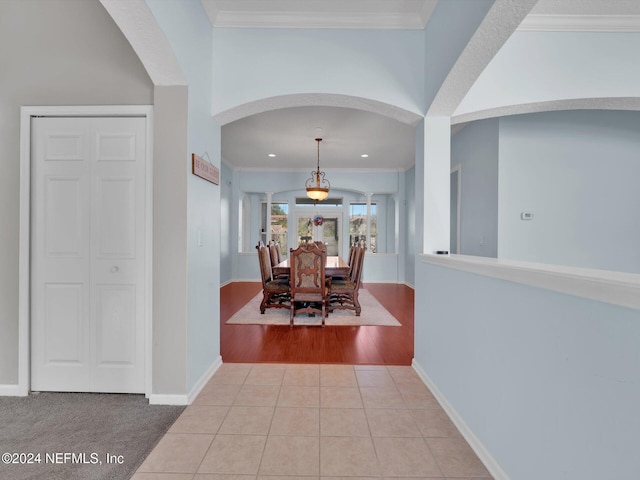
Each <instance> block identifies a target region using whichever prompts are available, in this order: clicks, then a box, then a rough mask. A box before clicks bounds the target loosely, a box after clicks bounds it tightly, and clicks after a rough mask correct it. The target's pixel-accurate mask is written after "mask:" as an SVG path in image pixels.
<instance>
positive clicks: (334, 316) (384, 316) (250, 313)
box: [226, 289, 401, 327]
mask: <svg viewBox="0 0 640 480" xmlns="http://www.w3.org/2000/svg"><path fill="white" fill-rule="evenodd" d="M358 300H359V301H360V306H361V307H362V312H361V313H360V316H359V317H356V313H355V312H354V311H353V310H335V311H333V312H331V313H330V314H329V315H327V318H326V320H325V325H378V326H388V327H399V326H401V325H400V322H398V320H396V319H395V317H394V316H393V315H391V314H390V313H389V311H388V310H387V309H386V308H384V307H383V306H382V305H381V304H380V302H379V301H378V300H376V298H375V297H374V296H373V295H371V293H369V292H368V291H367V290H362V289H361V290H360V295H359V297H358ZM261 301H262V292H260V293H259V294H258V295H256V296H255V297H253V298H252V299H251V300H250V301H249V303H247V304H246V305H245V306H244V307H242V308H241V309H240V310H238V311H237V312H236V313H235V314H234V315H233V316H232V317H231V318H230V319H229V320H227V321H226V323H228V324H244V325H289V309H288V308H267V310H266V311H265V312H264V315H262V314H260V302H261ZM321 320H322V319H321V317H320V315H316V316H315V317H309V316H308V315H307V314H306V313H300V314H298V315H296V316H295V318H294V319H293V323H294V325H320V323H321Z"/></svg>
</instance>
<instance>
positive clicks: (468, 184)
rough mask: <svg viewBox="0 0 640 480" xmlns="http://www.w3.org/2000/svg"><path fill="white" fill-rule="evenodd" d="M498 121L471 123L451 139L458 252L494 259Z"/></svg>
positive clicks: (496, 233) (496, 231)
mask: <svg viewBox="0 0 640 480" xmlns="http://www.w3.org/2000/svg"><path fill="white" fill-rule="evenodd" d="M498 125H499V124H498V119H489V120H481V121H478V122H471V123H469V124H468V125H466V126H465V127H464V128H463V129H462V130H460V131H459V132H458V133H456V134H455V135H454V136H453V137H452V138H451V168H454V167H456V166H457V165H459V166H460V251H459V252H458V253H460V254H462V255H476V256H480V257H493V258H496V257H497V256H498V135H499V128H498Z"/></svg>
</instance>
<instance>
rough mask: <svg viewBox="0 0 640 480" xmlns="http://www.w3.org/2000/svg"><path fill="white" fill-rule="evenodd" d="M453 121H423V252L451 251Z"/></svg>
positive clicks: (448, 119) (444, 118) (428, 118)
mask: <svg viewBox="0 0 640 480" xmlns="http://www.w3.org/2000/svg"><path fill="white" fill-rule="evenodd" d="M450 175H451V119H450V118H449V117H429V116H427V117H426V118H425V121H424V217H423V218H424V225H423V233H424V237H423V248H424V250H423V251H424V253H436V251H439V250H446V251H449V236H450V233H451V232H450V229H449V228H450V226H449V223H450V220H451V219H450V214H449V210H450V207H451V206H450V198H449V190H450V183H449V182H450Z"/></svg>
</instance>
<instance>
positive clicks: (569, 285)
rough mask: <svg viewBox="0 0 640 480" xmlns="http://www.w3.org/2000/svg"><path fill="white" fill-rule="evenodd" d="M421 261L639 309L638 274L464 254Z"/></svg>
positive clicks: (639, 276)
mask: <svg viewBox="0 0 640 480" xmlns="http://www.w3.org/2000/svg"><path fill="white" fill-rule="evenodd" d="M419 258H420V260H421V261H422V262H424V263H430V264H432V265H439V266H441V267H446V268H453V269H456V270H462V271H465V272H470V273H475V274H479V275H485V276H488V277H494V278H500V279H502V280H508V281H511V282H516V283H521V284H524V285H530V286H533V287H538V288H544V289H547V290H553V291H556V292H560V293H565V294H568V295H574V296H577V297H583V298H588V299H590V300H596V301H599V302H605V303H611V304H613V305H618V306H621V307H627V308H634V309H638V310H640V274H635V273H625V272H611V271H607V270H594V269H588V268H578V267H568V266H563V265H547V264H543V263H528V262H517V261H513V260H502V259H496V258H486V257H474V256H467V255H447V256H445V255H428V254H422V255H419Z"/></svg>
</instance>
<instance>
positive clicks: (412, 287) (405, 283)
mask: <svg viewBox="0 0 640 480" xmlns="http://www.w3.org/2000/svg"><path fill="white" fill-rule="evenodd" d="M400 283H402V284H403V285H406V286H407V287H409V288H410V289H411V290H415V289H416V286H415V285H411V284H410V283H407V282H400Z"/></svg>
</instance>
